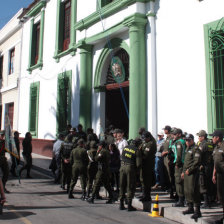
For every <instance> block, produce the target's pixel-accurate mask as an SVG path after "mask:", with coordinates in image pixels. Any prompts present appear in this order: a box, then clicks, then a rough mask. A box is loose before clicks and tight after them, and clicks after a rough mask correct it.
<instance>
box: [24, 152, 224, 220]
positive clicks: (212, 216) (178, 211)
mask: <svg viewBox="0 0 224 224" xmlns="http://www.w3.org/2000/svg"><path fill="white" fill-rule="evenodd" d="M32 157H33V167H32V169H34V170H37V171H39V172H42V173H44V174H46V175H48V176H51V177H53V174H52V172H51V170H49V165H50V163H51V158H50V157H46V156H41V155H38V154H35V153H32ZM21 158H22V157H21ZM101 194H104V195H105V191H101ZM138 194H139V193H138V192H137V193H136V196H137V195H138ZM156 194H158V195H159V210H160V215H162V216H163V217H164V218H167V219H170V220H172V221H176V222H179V223H184V224H195V223H198V224H213V223H215V221H216V220H219V219H221V218H222V208H221V207H212V208H211V209H201V213H202V217H201V218H199V219H198V220H197V222H195V221H194V220H193V219H191V218H190V216H191V215H183V214H182V211H183V210H186V207H184V208H176V207H175V208H174V207H172V204H173V203H174V201H173V200H171V199H170V198H169V194H168V193H166V192H163V191H159V190H158V191H152V199H153V201H152V203H147V204H144V205H143V203H142V202H140V201H139V200H138V199H137V198H134V199H133V206H135V207H136V208H138V209H139V210H143V207H144V208H145V210H147V211H152V209H153V203H154V200H155V197H156Z"/></svg>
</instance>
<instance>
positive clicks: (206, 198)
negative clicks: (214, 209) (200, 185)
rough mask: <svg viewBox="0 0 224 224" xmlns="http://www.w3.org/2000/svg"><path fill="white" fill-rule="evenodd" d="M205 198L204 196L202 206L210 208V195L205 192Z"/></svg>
mask: <svg viewBox="0 0 224 224" xmlns="http://www.w3.org/2000/svg"><path fill="white" fill-rule="evenodd" d="M203 198H204V204H203V205H202V206H201V208H210V204H209V201H208V195H207V194H203Z"/></svg>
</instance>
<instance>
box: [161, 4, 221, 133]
mask: <svg viewBox="0 0 224 224" xmlns="http://www.w3.org/2000/svg"><path fill="white" fill-rule="evenodd" d="M158 2H159V9H158V13H157V65H158V67H157V69H158V73H157V74H158V127H159V130H160V129H161V128H162V127H164V125H167V124H169V125H171V126H173V127H180V128H182V129H183V131H187V132H191V133H193V134H195V133H197V132H198V131H199V130H200V129H205V130H207V98H206V73H205V51H204V31H203V25H204V24H206V23H210V22H212V21H214V20H218V19H221V18H222V17H223V16H224V13H223V8H224V1H223V0H204V1H202V2H199V1H197V0H188V1H180V0H170V1H157V3H158Z"/></svg>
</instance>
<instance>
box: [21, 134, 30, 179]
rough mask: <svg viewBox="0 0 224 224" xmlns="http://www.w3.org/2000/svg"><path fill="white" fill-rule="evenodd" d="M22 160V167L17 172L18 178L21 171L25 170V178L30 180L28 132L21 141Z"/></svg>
mask: <svg viewBox="0 0 224 224" xmlns="http://www.w3.org/2000/svg"><path fill="white" fill-rule="evenodd" d="M22 144H23V159H24V165H23V167H22V168H21V169H20V171H19V176H21V174H22V171H23V170H25V169H26V170H27V174H26V177H27V178H32V177H31V176H30V170H31V167H32V163H33V159H32V150H33V146H32V135H31V133H30V132H27V133H26V135H25V138H24V140H23V143H22Z"/></svg>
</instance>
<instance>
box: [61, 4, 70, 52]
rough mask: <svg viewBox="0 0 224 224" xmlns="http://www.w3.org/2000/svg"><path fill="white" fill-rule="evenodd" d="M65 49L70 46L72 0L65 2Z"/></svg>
mask: <svg viewBox="0 0 224 224" xmlns="http://www.w3.org/2000/svg"><path fill="white" fill-rule="evenodd" d="M64 4H65V5H64V30H63V34H64V35H63V51H65V50H67V49H68V48H69V44H70V26H71V0H68V1H66V2H65V3H64Z"/></svg>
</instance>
